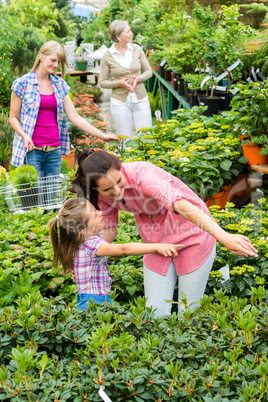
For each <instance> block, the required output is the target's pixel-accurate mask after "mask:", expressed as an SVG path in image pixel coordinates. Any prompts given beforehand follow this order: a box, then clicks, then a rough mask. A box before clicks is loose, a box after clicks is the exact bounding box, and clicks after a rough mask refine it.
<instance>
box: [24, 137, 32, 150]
mask: <svg viewBox="0 0 268 402" xmlns="http://www.w3.org/2000/svg"><path fill="white" fill-rule="evenodd" d="M23 142H24V148H25V149H28V151H32V150H33V149H34V143H33V141H32V140H31V138H30V137H28V135H26V136H25V137H24V138H23Z"/></svg>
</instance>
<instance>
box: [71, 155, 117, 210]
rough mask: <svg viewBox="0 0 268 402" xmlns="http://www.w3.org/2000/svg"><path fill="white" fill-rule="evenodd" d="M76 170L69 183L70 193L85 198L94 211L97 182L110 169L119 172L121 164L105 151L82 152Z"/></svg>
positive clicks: (96, 205) (96, 199) (96, 198)
mask: <svg viewBox="0 0 268 402" xmlns="http://www.w3.org/2000/svg"><path fill="white" fill-rule="evenodd" d="M77 163H78V169H77V172H76V175H75V178H74V180H73V181H72V183H71V188H70V191H72V192H73V193H77V194H78V196H79V197H85V198H87V199H88V200H89V201H90V202H91V203H92V204H93V205H94V207H95V208H96V209H99V207H98V191H97V190H96V187H97V181H98V180H99V179H100V178H101V177H104V176H106V175H107V173H108V171H109V170H110V169H115V170H121V166H122V162H121V161H120V159H118V158H117V157H116V156H115V155H112V154H109V153H108V152H106V151H94V150H93V149H90V148H89V149H86V150H84V151H83V152H82V153H81V154H80V155H79V157H78V160H77Z"/></svg>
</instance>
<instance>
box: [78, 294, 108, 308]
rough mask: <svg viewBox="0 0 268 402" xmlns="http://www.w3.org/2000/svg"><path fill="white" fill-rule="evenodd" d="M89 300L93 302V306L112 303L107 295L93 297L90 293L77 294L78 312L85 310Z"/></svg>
mask: <svg viewBox="0 0 268 402" xmlns="http://www.w3.org/2000/svg"><path fill="white" fill-rule="evenodd" d="M90 300H94V303H95V304H102V303H103V302H105V301H107V302H108V303H112V299H111V298H110V296H108V295H93V294H90V293H78V294H77V307H78V308H79V310H86V309H87V308H88V303H89V301H90Z"/></svg>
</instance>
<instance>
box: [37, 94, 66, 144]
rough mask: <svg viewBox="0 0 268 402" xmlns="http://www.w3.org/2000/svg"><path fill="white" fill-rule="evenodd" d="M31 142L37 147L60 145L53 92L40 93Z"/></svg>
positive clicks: (55, 101)
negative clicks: (48, 93)
mask: <svg viewBox="0 0 268 402" xmlns="http://www.w3.org/2000/svg"><path fill="white" fill-rule="evenodd" d="M32 140H33V143H34V145H36V146H37V147H43V146H45V145H49V146H51V147H59V146H60V133H59V128H58V123H57V100H56V97H55V95H54V93H53V94H51V95H42V94H41V100H40V107H39V112H38V116H37V119H36V124H35V128H34V132H33V138H32Z"/></svg>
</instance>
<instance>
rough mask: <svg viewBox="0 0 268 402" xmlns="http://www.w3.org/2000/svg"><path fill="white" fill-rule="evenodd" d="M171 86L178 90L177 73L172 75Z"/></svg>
mask: <svg viewBox="0 0 268 402" xmlns="http://www.w3.org/2000/svg"><path fill="white" fill-rule="evenodd" d="M173 88H174V89H175V91H178V88H179V82H178V76H177V75H174V78H173Z"/></svg>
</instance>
